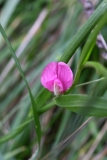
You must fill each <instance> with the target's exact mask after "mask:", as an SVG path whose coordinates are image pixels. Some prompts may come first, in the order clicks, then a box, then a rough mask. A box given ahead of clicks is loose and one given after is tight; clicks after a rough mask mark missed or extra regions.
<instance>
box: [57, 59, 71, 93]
mask: <svg viewBox="0 0 107 160" xmlns="http://www.w3.org/2000/svg"><path fill="white" fill-rule="evenodd" d="M58 79H59V80H60V81H61V82H62V85H63V90H64V92H65V91H66V90H68V89H69V88H70V87H71V85H72V84H73V72H72V71H71V69H70V67H69V66H68V65H67V64H66V63H64V62H59V63H58Z"/></svg>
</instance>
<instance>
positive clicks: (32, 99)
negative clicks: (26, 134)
mask: <svg viewBox="0 0 107 160" xmlns="http://www.w3.org/2000/svg"><path fill="white" fill-rule="evenodd" d="M0 32H1V34H2V36H3V37H4V39H5V41H6V43H7V45H8V47H9V49H10V51H11V54H12V56H13V58H14V60H15V63H16V66H17V68H18V69H19V72H20V74H21V76H22V77H23V79H24V81H25V83H26V87H27V89H28V92H29V95H30V99H31V103H32V109H33V116H34V121H35V128H36V133H37V138H38V144H39V147H40V140H41V126H40V122H39V116H38V113H37V108H36V104H35V101H34V97H33V95H32V92H31V90H30V87H29V85H28V82H27V80H26V78H25V75H24V73H23V70H22V68H21V66H20V63H19V60H18V58H17V57H16V55H15V53H14V50H13V48H12V46H11V44H10V42H9V40H8V38H7V36H6V34H5V31H4V29H3V27H2V26H1V24H0Z"/></svg>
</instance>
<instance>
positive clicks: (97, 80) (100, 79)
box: [75, 77, 105, 87]
mask: <svg viewBox="0 0 107 160" xmlns="http://www.w3.org/2000/svg"><path fill="white" fill-rule="evenodd" d="M102 80H105V77H102V78H99V79H96V80H93V81H89V82H86V83H82V84H78V85H76V86H75V87H80V86H84V85H87V84H90V83H96V82H99V81H102Z"/></svg>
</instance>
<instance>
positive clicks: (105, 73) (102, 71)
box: [84, 61, 107, 77]
mask: <svg viewBox="0 0 107 160" xmlns="http://www.w3.org/2000/svg"><path fill="white" fill-rule="evenodd" d="M84 67H93V68H94V69H95V70H96V71H97V72H98V73H99V74H100V75H102V76H104V77H107V69H106V68H105V67H104V66H103V65H101V64H100V63H98V62H91V61H88V62H86V63H85V65H84Z"/></svg>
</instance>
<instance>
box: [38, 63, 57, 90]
mask: <svg viewBox="0 0 107 160" xmlns="http://www.w3.org/2000/svg"><path fill="white" fill-rule="evenodd" d="M57 67H58V63H57V62H51V63H49V64H48V65H47V66H46V67H45V68H44V70H43V71H42V75H41V83H42V85H43V86H44V87H45V88H47V89H48V90H50V91H51V92H53V91H54V80H55V79H56V78H57Z"/></svg>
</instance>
